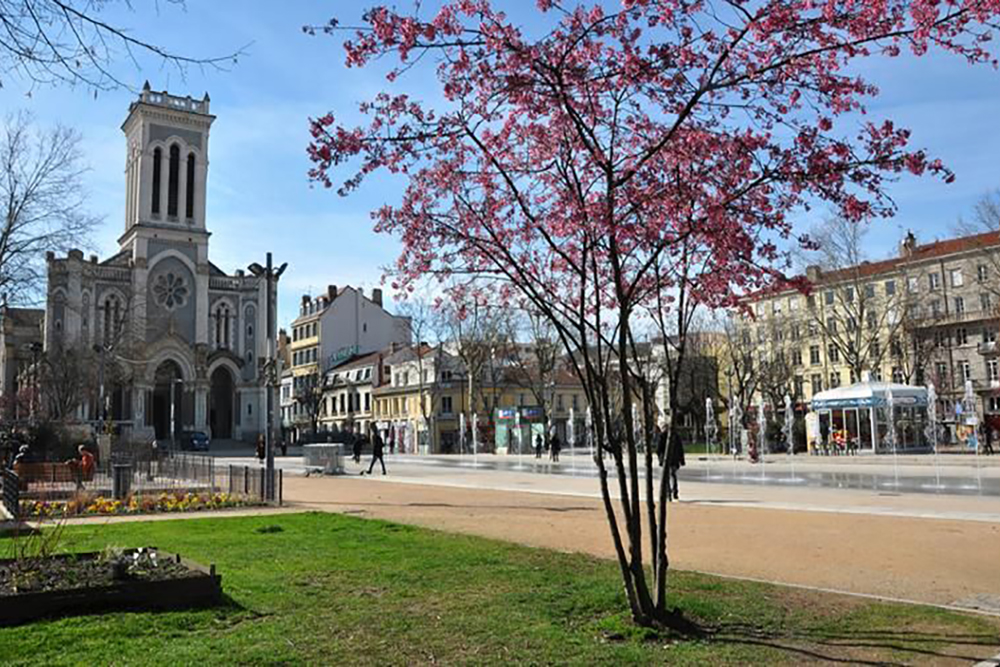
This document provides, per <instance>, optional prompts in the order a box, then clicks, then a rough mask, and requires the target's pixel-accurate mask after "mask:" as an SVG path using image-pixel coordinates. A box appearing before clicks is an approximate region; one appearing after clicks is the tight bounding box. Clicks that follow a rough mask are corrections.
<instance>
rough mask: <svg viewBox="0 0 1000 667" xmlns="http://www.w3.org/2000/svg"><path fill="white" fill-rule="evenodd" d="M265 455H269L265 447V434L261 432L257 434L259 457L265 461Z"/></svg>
mask: <svg viewBox="0 0 1000 667" xmlns="http://www.w3.org/2000/svg"><path fill="white" fill-rule="evenodd" d="M265 456H267V451H266V450H265V448H264V434H263V433H261V434H260V435H258V436H257V458H258V459H260V461H261V463H263V462H264V457H265Z"/></svg>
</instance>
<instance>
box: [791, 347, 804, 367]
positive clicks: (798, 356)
mask: <svg viewBox="0 0 1000 667" xmlns="http://www.w3.org/2000/svg"><path fill="white" fill-rule="evenodd" d="M792 364H793V365H795V366H801V365H802V350H799V349H794V350H792Z"/></svg>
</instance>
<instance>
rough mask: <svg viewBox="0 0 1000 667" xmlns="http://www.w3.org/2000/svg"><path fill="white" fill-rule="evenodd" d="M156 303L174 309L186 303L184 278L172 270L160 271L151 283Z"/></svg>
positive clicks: (186, 292)
mask: <svg viewBox="0 0 1000 667" xmlns="http://www.w3.org/2000/svg"><path fill="white" fill-rule="evenodd" d="M153 294H154V296H155V297H156V303H158V304H159V305H160V306H163V307H164V308H166V309H167V310H174V309H176V308H180V307H182V306H183V305H184V304H185V303H187V297H188V287H187V284H186V283H185V281H184V278H183V277H181V276H179V275H177V274H176V273H174V272H172V271H168V272H167V273H161V274H160V275H158V276H157V277H156V282H154V283H153Z"/></svg>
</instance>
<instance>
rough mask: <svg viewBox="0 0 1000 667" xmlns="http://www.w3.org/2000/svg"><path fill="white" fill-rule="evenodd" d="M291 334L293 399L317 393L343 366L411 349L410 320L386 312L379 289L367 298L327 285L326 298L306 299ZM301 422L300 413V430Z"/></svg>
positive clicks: (356, 290)
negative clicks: (383, 352)
mask: <svg viewBox="0 0 1000 667" xmlns="http://www.w3.org/2000/svg"><path fill="white" fill-rule="evenodd" d="M290 330H291V336H290V342H289V344H288V355H289V360H290V367H291V370H292V377H293V380H292V383H293V387H292V393H293V396H303V395H306V394H309V393H311V392H314V391H316V388H317V383H318V382H319V381H320V377H321V376H322V375H323V374H325V373H326V372H327V371H328V370H330V369H332V368H334V367H335V366H337V365H339V364H341V363H343V362H345V361H346V360H349V359H352V358H353V357H357V356H358V355H366V354H370V353H372V352H374V351H376V350H382V349H385V348H387V347H389V346H390V345H393V344H400V345H406V344H409V343H410V319H409V318H408V317H400V316H397V315H393V314H392V313H390V312H388V311H387V310H386V309H385V308H384V307H383V304H382V290H380V289H373V290H372V291H371V295H370V297H369V296H365V294H364V292H363V290H361V289H360V288H354V287H350V286H347V287H342V288H339V289H338V288H337V286H335V285H330V286H329V287H327V291H326V293H325V294H321V295H319V296H316V297H312V296H309V295H304V296H303V297H302V302H301V305H300V307H299V316H298V317H297V318H295V320H294V321H293V322H292V323H291V326H290ZM335 421H338V420H335ZM302 422H303V418H302V414H301V411H300V414H299V416H298V417H297V423H298V426H299V428H300V429H301V427H302V426H303V423H302Z"/></svg>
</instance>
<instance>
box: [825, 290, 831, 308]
mask: <svg viewBox="0 0 1000 667" xmlns="http://www.w3.org/2000/svg"><path fill="white" fill-rule="evenodd" d="M823 301H824V302H825V303H826V305H828V306H832V305H833V290H832V289H831V290H827V291H826V293H825V294H824V295H823Z"/></svg>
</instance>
